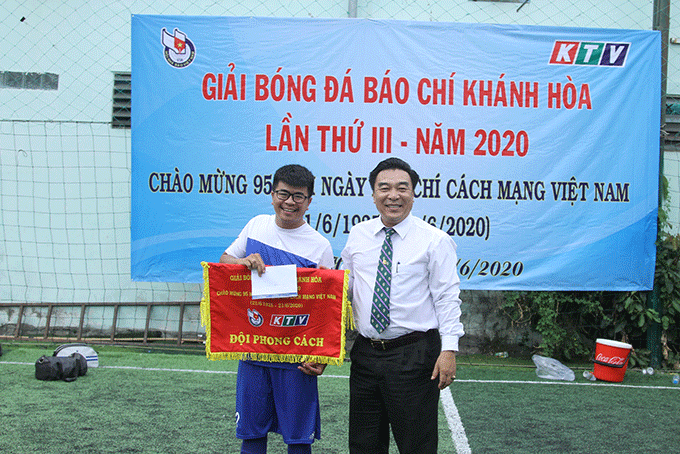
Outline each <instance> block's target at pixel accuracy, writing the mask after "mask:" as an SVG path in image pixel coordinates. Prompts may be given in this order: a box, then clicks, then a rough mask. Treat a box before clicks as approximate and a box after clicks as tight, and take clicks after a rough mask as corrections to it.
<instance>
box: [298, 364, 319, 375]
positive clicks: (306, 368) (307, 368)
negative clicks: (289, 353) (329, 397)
mask: <svg viewBox="0 0 680 454" xmlns="http://www.w3.org/2000/svg"><path fill="white" fill-rule="evenodd" d="M298 369H300V370H301V371H302V372H304V373H305V374H307V375H312V376H317V375H321V374H323V371H324V370H325V369H326V364H319V363H302V365H300V366H298Z"/></svg>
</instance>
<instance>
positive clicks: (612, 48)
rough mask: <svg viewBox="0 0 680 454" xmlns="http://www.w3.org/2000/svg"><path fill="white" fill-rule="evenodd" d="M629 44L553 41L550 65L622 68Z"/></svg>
mask: <svg viewBox="0 0 680 454" xmlns="http://www.w3.org/2000/svg"><path fill="white" fill-rule="evenodd" d="M629 48H630V43H598V42H590V41H555V45H554V46H553V50H552V55H551V56H550V64H551V65H585V66H623V65H624V64H625V63H626V57H627V56H628V49H629Z"/></svg>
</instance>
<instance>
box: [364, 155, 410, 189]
mask: <svg viewBox="0 0 680 454" xmlns="http://www.w3.org/2000/svg"><path fill="white" fill-rule="evenodd" d="M390 169H399V170H403V171H404V172H406V173H408V174H409V176H410V177H411V186H413V189H415V188H416V185H417V184H418V182H420V177H419V176H418V173H416V171H415V170H413V169H412V168H411V166H410V165H408V163H407V162H406V161H403V160H401V159H399V158H387V159H385V160H384V161H381V162H380V163H378V165H377V166H375V169H373V170H372V171H371V173H370V175H369V176H368V182H369V183H370V184H371V189H373V190H374V191H375V180H376V179H377V178H378V174H379V173H380V172H382V171H383V170H390Z"/></svg>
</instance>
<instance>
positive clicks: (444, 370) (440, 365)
mask: <svg viewBox="0 0 680 454" xmlns="http://www.w3.org/2000/svg"><path fill="white" fill-rule="evenodd" d="M437 377H439V384H438V385H437V386H438V387H439V389H444V388H446V387H447V386H449V385H450V384H451V383H453V381H454V380H455V379H456V352H454V351H451V350H444V351H443V352H441V353H440V354H439V358H437V363H436V364H435V365H434V370H433V371H432V380H435V379H436V378H437Z"/></svg>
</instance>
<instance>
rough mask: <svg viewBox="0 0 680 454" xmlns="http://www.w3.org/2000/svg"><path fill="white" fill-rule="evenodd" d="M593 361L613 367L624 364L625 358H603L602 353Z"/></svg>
mask: <svg viewBox="0 0 680 454" xmlns="http://www.w3.org/2000/svg"><path fill="white" fill-rule="evenodd" d="M595 359H596V360H597V361H600V362H601V363H607V364H611V365H613V366H622V365H624V364H625V363H626V359H627V358H622V357H620V356H604V355H603V354H602V353H598V354H597V357H596V358H595Z"/></svg>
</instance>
